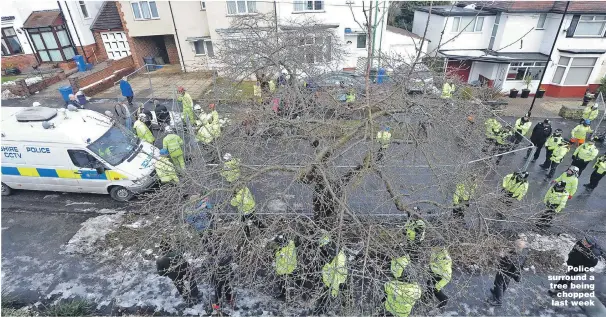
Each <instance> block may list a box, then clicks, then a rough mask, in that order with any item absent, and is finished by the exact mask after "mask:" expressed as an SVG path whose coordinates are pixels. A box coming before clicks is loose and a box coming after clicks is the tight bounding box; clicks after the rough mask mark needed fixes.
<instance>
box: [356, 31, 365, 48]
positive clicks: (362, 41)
mask: <svg viewBox="0 0 606 317" xmlns="http://www.w3.org/2000/svg"><path fill="white" fill-rule="evenodd" d="M357 38H358V41H357V42H358V43H357V46H356V47H357V48H366V34H359V35H358V36H357Z"/></svg>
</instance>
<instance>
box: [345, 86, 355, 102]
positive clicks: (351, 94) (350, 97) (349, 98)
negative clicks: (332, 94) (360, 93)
mask: <svg viewBox="0 0 606 317" xmlns="http://www.w3.org/2000/svg"><path fill="white" fill-rule="evenodd" d="M345 102H347V103H354V102H356V90H355V89H353V88H352V89H350V90H349V91H348V92H347V95H345Z"/></svg>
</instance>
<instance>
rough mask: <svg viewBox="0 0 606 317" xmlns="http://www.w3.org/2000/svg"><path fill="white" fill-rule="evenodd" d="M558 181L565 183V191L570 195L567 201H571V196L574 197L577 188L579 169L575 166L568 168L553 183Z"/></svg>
mask: <svg viewBox="0 0 606 317" xmlns="http://www.w3.org/2000/svg"><path fill="white" fill-rule="evenodd" d="M559 181H562V182H564V183H566V191H567V192H568V194H569V195H570V196H568V199H572V196H574V194H575V193H576V192H577V188H578V187H579V168H578V167H576V166H571V167H569V168H568V169H567V170H566V172H564V173H562V175H560V176H559V177H558V178H556V179H555V180H554V181H553V182H554V183H556V182H559Z"/></svg>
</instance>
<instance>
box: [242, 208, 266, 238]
mask: <svg viewBox="0 0 606 317" xmlns="http://www.w3.org/2000/svg"><path fill="white" fill-rule="evenodd" d="M240 219H241V220H242V222H244V233H245V234H246V237H247V238H250V225H249V223H250V224H252V225H254V226H256V227H257V228H259V229H265V228H267V226H265V224H264V223H263V222H262V221H261V220H260V219H259V217H257V215H256V214H255V213H254V212H251V213H249V214H247V215H242V217H241V218H240Z"/></svg>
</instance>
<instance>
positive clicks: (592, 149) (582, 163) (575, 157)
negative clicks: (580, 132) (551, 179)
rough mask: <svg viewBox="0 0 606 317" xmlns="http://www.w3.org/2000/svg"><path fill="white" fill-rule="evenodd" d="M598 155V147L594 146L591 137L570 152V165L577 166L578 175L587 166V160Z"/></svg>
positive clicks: (589, 160) (593, 140)
mask: <svg viewBox="0 0 606 317" xmlns="http://www.w3.org/2000/svg"><path fill="white" fill-rule="evenodd" d="M596 157H598V148H597V147H596V146H595V139H594V138H591V139H589V140H587V142H585V143H583V144H582V145H580V146H579V147H578V148H577V149H576V150H575V151H574V153H573V154H572V165H573V166H576V167H578V168H579V176H581V173H583V170H584V169H585V168H586V167H587V165H588V164H589V162H591V161H593V160H594V159H595V158H596Z"/></svg>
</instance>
